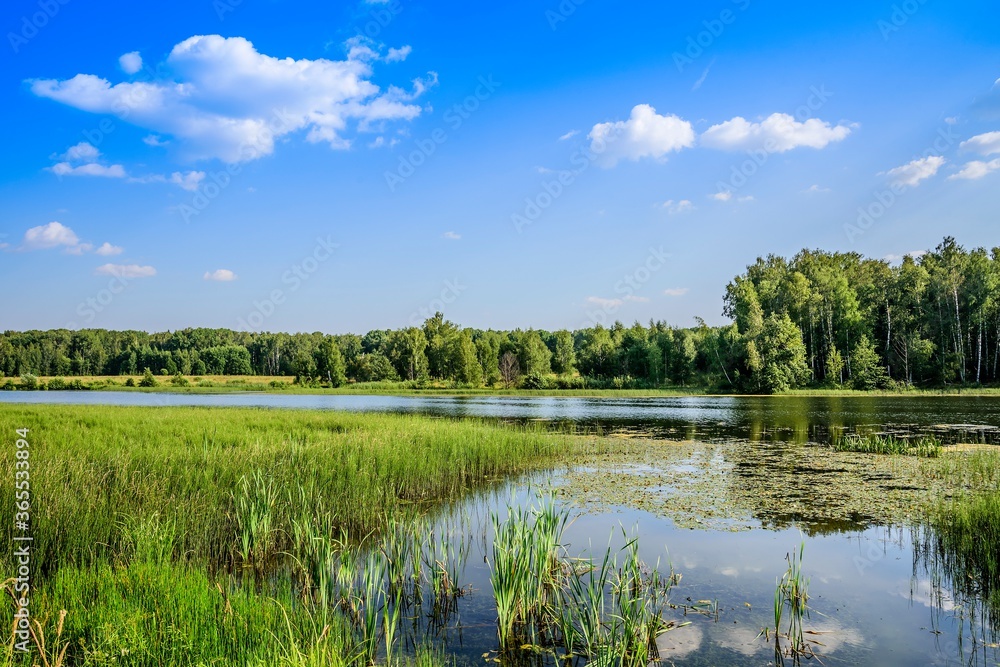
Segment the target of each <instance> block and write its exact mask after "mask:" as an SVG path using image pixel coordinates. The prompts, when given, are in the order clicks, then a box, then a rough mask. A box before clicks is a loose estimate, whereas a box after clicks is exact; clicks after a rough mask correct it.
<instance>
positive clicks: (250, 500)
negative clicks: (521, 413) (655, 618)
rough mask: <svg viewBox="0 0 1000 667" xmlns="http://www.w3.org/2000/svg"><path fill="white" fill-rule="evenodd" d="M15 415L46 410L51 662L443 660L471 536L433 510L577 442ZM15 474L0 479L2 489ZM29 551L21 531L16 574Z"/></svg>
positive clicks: (428, 427) (85, 411)
mask: <svg viewBox="0 0 1000 667" xmlns="http://www.w3.org/2000/svg"><path fill="white" fill-rule="evenodd" d="M0 426H2V428H3V429H4V430H5V431H8V432H12V431H13V430H14V429H15V428H23V427H27V428H29V429H30V430H31V447H32V450H31V452H32V458H31V462H32V492H33V502H32V532H33V535H34V537H35V542H34V543H33V547H34V553H33V560H32V563H33V571H32V576H33V583H34V584H35V588H36V590H35V591H34V593H35V594H34V596H33V599H32V600H33V601H32V611H33V614H34V615H35V618H37V619H43V620H42V622H43V624H44V623H46V620H52V619H56V618H57V617H59V614H60V611H61V610H63V609H65V610H67V611H68V614H67V615H66V616H65V619H64V624H63V628H62V634H61V635H60V634H59V633H55V634H53V632H55V631H54V630H50V629H49V628H51V627H55V623H54V622H53V623H52V624H51V625H45V628H46V632H47V634H48V635H49V641H50V642H51V643H52V646H46V648H45V651H46V652H45V654H44V655H46V656H47V658H46V659H48V660H49V662H50V663H51V665H55V664H57V663H56V662H55V661H53V660H52V657H53V656H58V655H60V654H61V655H64V657H65V664H67V665H68V664H74V665H76V664H81V665H82V664H87V665H111V664H114V665H122V666H133V665H134V666H139V665H142V666H145V665H194V664H241V665H258V664H259V665H275V664H281V665H293V666H302V667H305V666H309V665H328V664H333V665H345V666H348V665H350V666H363V665H367V664H372V663H374V662H376V661H388V662H391V663H394V664H396V663H399V664H410V663H413V664H421V665H423V664H427V663H428V661H436V660H437V659H438V658H439V657H440V656H439V654H438V652H437V649H433V648H427V649H420V650H418V651H416V652H414V649H415V648H416V647H421V646H425V645H427V642H426V640H427V638H428V637H432V638H433V636H434V632H433V629H434V628H435V627H440V626H442V625H443V624H444V621H443V620H442V618H443V617H444V615H445V614H447V613H450V612H449V610H451V611H452V612H453V610H454V609H455V607H456V605H455V600H456V599H457V597H458V596H460V595H461V594H462V589H461V584H460V576H461V570H462V566H463V563H464V559H465V557H466V556H467V554H468V546H467V545H465V546H463V545H464V544H465V543H463V542H461V541H456V539H455V534H454V533H452V532H449V533H448V534H445V533H443V532H442V531H441V530H438V529H435V528H432V527H430V524H429V523H428V521H429V519H427V518H425V515H427V514H428V512H431V511H432V509H433V508H434V507H435V506H436V505H437V504H439V503H441V502H442V501H454V500H458V499H460V498H461V497H463V496H464V495H465V494H467V493H468V492H470V491H472V490H475V489H478V488H482V487H484V486H487V485H489V484H491V483H493V482H495V481H500V480H504V479H507V478H509V476H511V475H514V474H517V473H520V472H526V471H529V470H534V469H538V468H540V467H543V466H550V465H553V463H554V462H555V461H557V460H558V459H559V458H560V457H561V456H563V455H565V453H566V452H567V451H568V450H570V449H571V448H572V447H573V444H572V441H571V439H570V438H568V437H564V436H559V435H553V434H550V433H546V432H545V431H544V430H543V429H541V428H535V427H530V426H529V427H514V426H502V425H497V424H489V423H485V422H475V421H455V420H443V419H433V418H428V417H411V416H399V415H376V414H366V415H353V414H345V413H339V412H338V413H333V412H307V411H268V410H253V409H215V408H213V409H198V408H126V407H103V406H86V407H70V406H44V407H41V406H38V407H33V406H5V407H4V408H3V410H2V411H0ZM13 474H14V458H13V455H12V450H11V449H10V448H8V449H5V450H3V451H2V452H0V476H2V477H3V478H4V479H13ZM13 494H14V489H13V485H7V484H4V485H0V503H3V504H7V505H10V504H12V503H13V502H14V497H13ZM12 537H13V535H12V526H10V525H8V524H4V525H3V526H2V527H0V539H5V540H6V541H7V542H8V543H10V542H11V539H12ZM13 566H14V564H13V562H12V561H11V556H10V553H9V552H8V551H6V550H5V551H4V552H3V553H2V554H0V578H4V576H3V575H5V574H8V573H10V572H13ZM12 612H13V605H10V604H2V605H0V627H5V628H10V627H11V621H12V620H13V618H12ZM38 630H39V632H41V630H42V628H41V627H40V628H38ZM52 637H58V639H52ZM39 640H42V641H44V640H43V639H42V637H41V635H39ZM57 645H58V650H57V651H55V652H53V650H52V649H53V647H54V646H57ZM404 649H405V651H404ZM404 653H405V655H404ZM39 655H40V654H39V653H36V656H35V657H36V662H37V660H38V658H39ZM22 664H23V665H28V664H29V663H28V662H23V663H22V662H20V661H18V656H14V655H12V654H11V653H8V655H7V656H6V657H5V658H3V659H0V665H4V667H8V666H11V665H16V666H17V667H21V666H22Z"/></svg>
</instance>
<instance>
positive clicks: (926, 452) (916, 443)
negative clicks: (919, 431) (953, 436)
mask: <svg viewBox="0 0 1000 667" xmlns="http://www.w3.org/2000/svg"><path fill="white" fill-rule="evenodd" d="M833 448H834V450H836V451H838V452H860V453H862V454H885V455H891V456H918V457H922V458H926V459H936V458H938V457H939V456H941V450H942V444H941V440H940V439H938V438H937V437H936V436H933V435H925V436H921V437H918V438H913V439H906V438H899V437H896V436H894V435H885V434H882V433H873V434H859V433H848V434H840V435H838V436H836V437H835V438H834V440H833Z"/></svg>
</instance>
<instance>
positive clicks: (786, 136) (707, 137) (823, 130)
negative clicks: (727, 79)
mask: <svg viewBox="0 0 1000 667" xmlns="http://www.w3.org/2000/svg"><path fill="white" fill-rule="evenodd" d="M851 130H852V128H851V127H850V126H847V125H836V126H834V125H831V124H830V123H827V122H825V121H822V120H819V119H818V118H810V119H808V120H806V121H804V122H799V121H797V120H795V118H794V117H792V116H790V115H789V114H784V113H775V114H771V115H770V116H768V117H767V118H765V119H764V120H763V121H761V122H759V123H752V122H750V121H748V120H747V119H745V118H743V117H741V116H737V117H736V118H733V119H732V120H727V121H726V122H724V123H719V124H718V125H713V126H712V127H710V128H708V129H707V130H705V132H704V133H702V135H701V144H702V145H703V146H706V147H708V148H716V149H719V150H726V151H738V150H758V149H763V150H766V151H767V152H768V153H784V152H786V151H790V150H792V149H794V148H800V147H807V148H816V149H820V148H826V147H827V146H828V145H829V144H831V143H834V142H837V141H842V140H844V139H846V138H847V136H848V135H850V134H851Z"/></svg>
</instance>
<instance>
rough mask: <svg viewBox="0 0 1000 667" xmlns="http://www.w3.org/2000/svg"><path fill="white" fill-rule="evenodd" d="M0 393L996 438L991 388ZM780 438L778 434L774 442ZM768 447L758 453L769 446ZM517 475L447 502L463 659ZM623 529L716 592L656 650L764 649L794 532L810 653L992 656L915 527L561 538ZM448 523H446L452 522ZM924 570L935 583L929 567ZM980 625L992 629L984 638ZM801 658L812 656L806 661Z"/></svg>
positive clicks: (575, 543) (12, 398) (739, 434)
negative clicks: (497, 487)
mask: <svg viewBox="0 0 1000 667" xmlns="http://www.w3.org/2000/svg"><path fill="white" fill-rule="evenodd" d="M2 403H34V404H58V403H62V404H101V405H141V406H172V405H187V406H252V407H261V408H276V409H278V408H299V409H306V408H309V409H324V410H351V411H383V412H398V413H420V414H428V415H434V416H442V417H452V418H460V417H477V418H495V419H504V420H517V421H527V420H543V421H547V422H551V423H554V424H564V423H568V424H572V425H576V426H579V427H581V428H586V429H600V430H602V431H630V432H635V433H640V434H649V435H653V436H665V437H684V438H700V439H706V440H727V439H741V440H746V439H749V440H751V441H777V442H789V443H800V442H806V441H824V440H826V439H828V438H829V434H830V432H831V429H837V428H849V429H875V430H889V431H897V430H898V431H911V432H914V431H915V432H927V431H933V432H937V433H939V434H941V435H942V436H943V437H945V438H946V439H950V440H956V441H983V442H990V443H994V444H996V443H998V442H1000V438H998V434H1000V429H998V426H1000V398H967V397H950V396H949V397H913V398H904V397H900V398H883V397H878V398H868V397H864V398H862V397H850V398H834V397H795V398H784V397H782V398H743V397H740V398H736V397H694V398H655V399H617V398H616V399H592V398H548V397H538V398H534V397H467V398H453V397H437V396H434V397H392V396H323V395H280V394H277V395H275V394H257V393H253V394H215V395H209V394H175V393H169V394H166V393H165V394H155V393H139V392H0V404H2ZM789 448H793V447H791V446H789ZM772 463H773V461H772ZM531 497H532V492H531V491H529V489H528V487H527V486H526V485H525V484H524V483H523V482H522V483H516V484H511V485H510V486H509V487H508V488H506V489H504V490H503V491H502V492H499V493H497V492H492V493H489V494H485V495H479V496H476V497H474V498H470V499H469V500H468V501H466V502H465V503H463V504H460V505H459V506H458V507H456V508H454V510H453V511H454V514H453V515H452V518H451V521H452V522H455V521H456V518H455V517H462V522H463V523H462V525H463V528H462V529H461V531H460V532H462V533H464V535H465V537H466V538H467V539H468V540H469V545H470V546H469V548H470V554H469V557H468V559H467V562H466V566H465V569H464V571H463V574H462V577H463V581H462V584H463V585H466V586H471V592H470V593H469V594H468V595H467V596H466V597H464V598H462V599H461V600H460V602H459V609H458V613H457V614H456V616H455V617H454V618H453V619H452V621H451V623H450V625H449V629H448V630H447V631H446V636H447V639H448V645H449V649H450V650H451V651H453V652H454V653H455V654H456V655H457V656H458V657H460V658H461V659H462V661H463V662H468V663H469V664H483V660H482V655H483V654H484V653H487V652H489V651H491V650H493V649H494V648H495V646H496V630H495V625H494V621H495V618H496V616H495V609H494V608H493V605H492V595H491V590H490V584H489V570H488V566H487V565H486V564H485V563H484V557H485V556H486V555H488V554H489V553H490V548H489V539H488V534H489V532H490V529H489V528H488V526H489V523H488V517H489V513H490V512H491V511H497V510H498V509H500V510H501V511H502V509H503V508H504V507H505V506H506V504H507V503H508V502H513V503H515V504H524V503H529V502H531ZM621 527H625V528H626V529H634V530H635V531H636V532H637V534H638V535H639V536H640V541H641V548H642V556H643V558H644V560H645V561H646V562H648V563H650V564H655V563H656V562H657V561H658V560H659V561H662V562H664V563H666V562H667V561H668V560H669V562H670V563H672V564H673V567H674V568H675V570H676V571H677V572H679V573H681V574H682V575H683V578H682V581H681V585H680V586H679V587H678V588H676V589H675V590H674V592H673V595H672V598H673V599H674V600H675V601H677V602H679V603H684V602H686V601H687V600H688V598H690V600H692V601H698V600H712V601H718V605H719V614H718V617H717V618H716V617H714V616H713V617H707V616H702V615H698V614H693V615H688V616H687V618H683V617H682V616H681V612H680V611H677V612H676V613H677V614H678V620H687V621H691V625H690V626H688V627H685V628H681V629H678V630H675V631H672V632H670V633H668V634H667V635H665V636H664V638H663V639H662V641H661V642H660V643H661V648H662V652H663V653H662V657H663V658H664V660H665V661H666V662H667V664H670V663H673V664H677V665H768V664H773V652H772V649H771V648H770V647H769V645H767V644H765V643H764V642H763V641H762V640H759V639H756V637H757V635H758V633H759V632H760V630H761V628H762V627H764V626H766V625H768V624H769V622H772V606H773V596H774V588H775V579H776V577H778V576H780V575H781V573H782V572H784V570H785V567H786V563H785V560H784V559H785V555H786V554H787V553H788V552H789V551H791V550H793V549H795V548H797V547H798V545H799V543H800V541H801V540H803V539H804V540H805V542H806V546H805V573H806V576H808V577H811V580H812V581H811V587H810V594H811V596H812V599H811V601H810V606H811V608H812V609H813V613H812V616H811V618H810V619H809V620H808V621H807V623H806V628H807V629H809V630H812V631H815V632H817V633H819V634H815V635H811V636H812V637H813V638H815V639H816V640H817V641H819V642H821V643H822V646H820V647H817V652H818V653H821V654H822V656H823V657H822V664H825V665H884V666H896V665H898V666H900V667H902V666H904V665H905V666H909V665H984V666H985V665H997V664H1000V655H998V650H997V649H996V648H991V647H989V646H984V645H983V644H982V643H979V644H976V643H974V642H973V641H972V639H973V637H974V636H975V637H982V636H983V633H984V630H983V628H981V627H978V626H977V625H976V624H975V623H970V620H969V617H970V614H971V613H972V612H973V611H974V609H975V603H976V600H974V599H973V600H955V599H953V597H952V594H951V592H950V591H949V590H948V588H947V584H946V582H947V577H944V578H943V579H942V577H941V574H942V573H941V572H934V571H933V568H931V569H930V571H929V570H928V568H927V567H926V566H925V565H924V564H922V563H920V562H918V561H919V558H917V557H916V556H915V554H917V553H919V551H920V549H919V548H918V545H919V543H920V542H919V536H918V535H917V534H916V533H915V532H914V531H913V530H912V529H910V528H908V527H905V526H877V527H872V528H868V529H865V530H855V531H845V532H834V533H831V534H822V535H812V536H806V537H803V536H802V535H801V534H800V532H799V531H798V530H796V529H794V528H793V529H784V530H766V529H764V528H762V527H759V526H758V527H757V528H756V529H753V530H750V531H746V532H738V533H732V532H724V531H714V530H683V529H680V528H678V527H676V526H674V525H673V524H672V523H671V521H670V520H669V519H665V518H661V517H657V516H654V515H651V514H647V513H644V512H639V511H636V510H633V509H629V508H626V507H621V508H615V511H612V512H609V513H602V514H593V513H588V514H580V516H579V517H578V518H577V520H576V521H575V522H574V523H573V524H572V526H571V528H570V530H569V534H568V539H569V542H570V543H571V545H572V549H573V550H574V552H575V553H585V552H587V551H588V549H589V546H588V545H590V544H593V545H594V547H595V551H600V550H602V549H603V548H604V547H605V546H606V545H607V544H608V539H609V537H610V536H611V535H612V532H613V531H614V530H616V529H617V530H619V531H620V530H621ZM456 537H458V536H457V535H456ZM935 582H938V583H935ZM994 641H995V640H994ZM816 664H819V663H818V662H817V663H816Z"/></svg>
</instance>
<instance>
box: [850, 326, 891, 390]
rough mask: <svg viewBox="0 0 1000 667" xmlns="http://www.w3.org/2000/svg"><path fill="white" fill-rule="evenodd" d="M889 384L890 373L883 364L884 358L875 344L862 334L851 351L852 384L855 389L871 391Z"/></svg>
mask: <svg viewBox="0 0 1000 667" xmlns="http://www.w3.org/2000/svg"><path fill="white" fill-rule="evenodd" d="M888 384H889V374H888V373H887V372H886V370H885V368H884V367H883V366H882V359H881V358H880V357H879V355H878V352H876V351H875V346H874V345H872V343H871V341H870V340H868V336H862V337H861V340H859V341H858V344H857V345H856V346H855V347H854V350H853V351H852V352H851V385H852V386H853V387H854V388H855V389H861V390H866V391H870V390H872V389H884V388H885V387H886V386H888Z"/></svg>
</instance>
